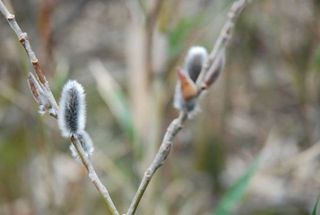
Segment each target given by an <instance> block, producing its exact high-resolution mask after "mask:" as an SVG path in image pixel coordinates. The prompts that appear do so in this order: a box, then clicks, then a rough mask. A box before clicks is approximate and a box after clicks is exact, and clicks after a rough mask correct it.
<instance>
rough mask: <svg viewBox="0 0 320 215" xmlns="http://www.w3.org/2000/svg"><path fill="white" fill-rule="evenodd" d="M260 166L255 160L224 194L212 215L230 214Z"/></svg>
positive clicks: (257, 160) (258, 160) (258, 161)
mask: <svg viewBox="0 0 320 215" xmlns="http://www.w3.org/2000/svg"><path fill="white" fill-rule="evenodd" d="M259 166H260V159H259V158H258V159H256V160H255V161H254V162H253V163H252V164H251V165H250V166H249V168H248V169H247V170H246V172H245V173H244V174H243V175H242V176H241V177H240V178H239V179H238V180H237V181H236V182H235V183H234V184H233V185H232V186H231V188H230V189H229V191H228V192H227V193H226V194H225V196H224V197H223V199H222V200H221V202H220V203H219V204H218V206H217V207H216V209H215V210H214V212H213V214H214V215H228V214H231V213H232V211H233V210H234V208H235V206H236V205H237V204H238V203H239V202H240V200H241V198H242V197H243V196H244V194H245V192H246V190H247V188H248V185H249V183H250V180H251V179H252V178H253V176H254V175H255V173H256V172H257V170H258V168H259Z"/></svg>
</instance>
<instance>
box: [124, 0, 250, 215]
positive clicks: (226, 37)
mask: <svg viewBox="0 0 320 215" xmlns="http://www.w3.org/2000/svg"><path fill="white" fill-rule="evenodd" d="M247 4H248V0H237V1H235V2H234V3H233V4H232V6H231V8H230V10H229V13H228V19H227V21H226V23H225V24H224V26H223V28H222V30H221V32H220V34H219V37H218V39H217V41H216V43H215V45H214V47H213V49H212V51H211V53H210V55H209V58H208V60H207V62H206V64H205V65H204V67H203V68H202V71H201V73H200V77H199V78H198V80H201V81H203V78H202V77H201V75H205V74H207V72H210V71H211V70H214V69H215V68H212V67H214V66H218V65H217V64H214V62H215V60H216V59H217V57H218V56H219V54H220V53H221V51H224V50H225V48H226V46H227V45H228V43H229V41H230V39H231V36H232V34H231V33H232V30H233V27H234V25H235V22H236V20H237V18H238V17H239V15H240V14H241V12H242V11H243V9H244V8H245V6H246V5H247ZM201 81H200V83H197V85H200V89H199V93H198V96H200V94H201V92H203V91H205V90H206V87H202V85H203V83H201ZM187 115H188V114H187V113H185V112H180V115H179V117H178V118H176V119H174V120H173V121H172V122H171V124H170V125H169V127H168V129H167V131H166V133H165V135H164V138H163V140H162V143H161V146H160V149H159V151H158V152H157V154H156V156H155V158H154V160H153V161H152V163H151V164H150V166H149V167H148V169H147V171H146V172H145V173H144V176H143V178H142V180H141V182H140V185H139V188H138V190H137V192H136V194H135V196H134V198H133V200H132V202H131V204H130V207H129V209H128V212H127V215H132V214H134V213H135V212H136V210H137V207H138V205H139V203H140V200H141V198H142V196H143V194H144V192H145V190H146V189H147V187H148V185H149V183H150V181H151V179H152V176H153V175H154V174H155V172H156V171H157V169H158V168H159V167H161V166H162V165H163V163H164V161H165V160H166V158H167V157H168V155H169V152H170V149H171V147H172V141H173V138H174V137H175V136H176V135H177V134H178V132H179V131H180V130H181V129H182V126H183V124H184V122H185V121H186V120H187V118H188V117H187Z"/></svg>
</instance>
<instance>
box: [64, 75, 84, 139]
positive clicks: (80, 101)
mask: <svg viewBox="0 0 320 215" xmlns="http://www.w3.org/2000/svg"><path fill="white" fill-rule="evenodd" d="M85 123H86V103H85V93H84V89H83V87H82V86H81V84H79V83H78V82H77V81H74V80H70V81H68V82H67V83H66V84H65V85H64V87H63V90H62V94H61V99H60V109H59V114H58V125H59V128H60V130H61V133H62V136H64V137H71V136H72V135H76V134H79V133H81V132H82V131H84V128H85Z"/></svg>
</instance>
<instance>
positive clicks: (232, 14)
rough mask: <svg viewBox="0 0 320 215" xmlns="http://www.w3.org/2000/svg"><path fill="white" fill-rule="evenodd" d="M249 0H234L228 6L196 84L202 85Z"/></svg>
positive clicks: (225, 45) (227, 42) (226, 43)
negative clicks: (225, 17)
mask: <svg viewBox="0 0 320 215" xmlns="http://www.w3.org/2000/svg"><path fill="white" fill-rule="evenodd" d="M248 2H249V0H236V1H235V2H234V3H233V4H232V5H231V7H230V10H229V12H228V19H227V20H226V22H225V23H224V25H223V27H222V30H221V31H220V34H219V36H218V38H217V40H216V42H215V44H214V46H213V48H212V50H211V52H210V55H209V57H208V60H207V62H206V63H205V64H204V66H203V67H202V70H201V72H200V77H199V78H198V79H197V84H198V85H200V86H201V85H202V84H203V83H201V82H202V81H203V77H204V76H205V75H206V74H207V72H208V71H209V70H210V68H211V66H212V64H213V62H214V61H215V59H216V58H217V57H218V56H219V54H220V51H223V50H225V48H226V47H227V45H228V44H229V42H230V40H231V38H232V31H233V28H234V26H235V23H236V21H237V19H238V17H239V16H240V14H241V12H242V11H243V9H244V8H245V7H246V6H247V4H248Z"/></svg>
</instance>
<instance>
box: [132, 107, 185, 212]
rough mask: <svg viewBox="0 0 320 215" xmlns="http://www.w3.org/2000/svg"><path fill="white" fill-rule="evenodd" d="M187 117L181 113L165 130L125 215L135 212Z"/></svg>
mask: <svg viewBox="0 0 320 215" xmlns="http://www.w3.org/2000/svg"><path fill="white" fill-rule="evenodd" d="M187 115H188V114H187V113H186V112H181V113H180V115H179V116H178V117H177V118H176V119H174V120H173V121H172V122H171V123H170V125H169V127H168V128H167V131H166V134H165V135H164V138H163V140H162V143H161V146H160V148H159V151H158V152H157V154H156V156H155V158H154V160H153V161H152V163H151V164H150V166H149V167H148V169H147V170H146V171H145V173H144V176H143V178H142V181H141V183H140V185H139V188H138V191H137V192H136V194H135V196H134V198H133V200H132V203H131V205H130V207H129V210H128V212H127V215H131V214H134V213H135V212H136V209H137V207H138V205H139V202H140V200H141V198H142V196H143V194H144V191H145V190H146V189H147V186H148V184H149V182H150V181H151V179H152V176H153V175H154V173H155V172H156V171H157V169H159V167H161V166H162V165H163V163H164V161H165V160H166V159H167V157H168V155H169V152H170V149H171V147H172V143H173V142H172V141H173V138H174V137H175V136H176V135H177V133H178V132H179V131H180V130H181V129H182V126H183V124H184V122H185V121H186V120H187V118H188V117H187Z"/></svg>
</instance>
